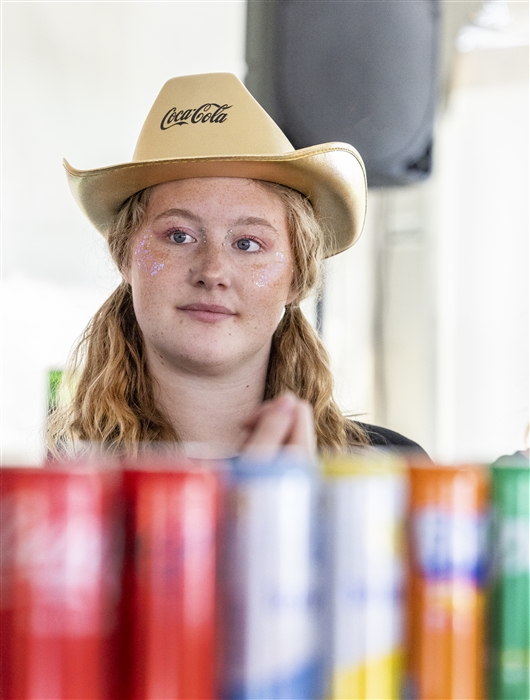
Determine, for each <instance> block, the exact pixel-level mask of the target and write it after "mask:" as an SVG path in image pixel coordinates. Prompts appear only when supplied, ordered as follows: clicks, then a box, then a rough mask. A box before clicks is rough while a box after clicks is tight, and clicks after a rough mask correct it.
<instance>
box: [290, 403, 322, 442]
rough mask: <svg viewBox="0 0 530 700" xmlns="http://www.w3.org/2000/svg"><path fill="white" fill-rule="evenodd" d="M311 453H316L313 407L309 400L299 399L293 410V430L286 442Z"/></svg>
mask: <svg viewBox="0 0 530 700" xmlns="http://www.w3.org/2000/svg"><path fill="white" fill-rule="evenodd" d="M285 444H286V445H288V446H291V447H296V448H298V449H300V450H302V451H303V452H306V453H308V454H310V455H313V454H315V453H316V449H317V444H316V435H315V421H314V416H313V407H312V406H311V404H310V403H309V402H308V401H301V400H299V401H298V402H297V403H296V406H295V409H294V411H293V423H292V430H291V433H290V434H289V436H288V438H287V441H286V443H285Z"/></svg>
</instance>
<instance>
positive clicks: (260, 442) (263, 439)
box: [241, 392, 317, 459]
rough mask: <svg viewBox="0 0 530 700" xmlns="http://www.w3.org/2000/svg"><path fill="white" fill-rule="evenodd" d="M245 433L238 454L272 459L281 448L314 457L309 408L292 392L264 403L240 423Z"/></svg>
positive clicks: (313, 436)
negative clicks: (247, 433)
mask: <svg viewBox="0 0 530 700" xmlns="http://www.w3.org/2000/svg"><path fill="white" fill-rule="evenodd" d="M244 427H245V428H246V429H247V430H248V431H249V435H248V436H247V438H246V440H245V442H244V444H243V447H242V449H241V454H242V455H244V456H247V457H248V456H251V457H259V458H269V459H270V458H272V457H274V456H275V455H276V454H277V453H278V452H279V451H280V450H282V449H283V448H289V449H294V450H296V451H298V452H300V453H302V454H304V455H307V456H308V457H311V458H312V457H316V451H317V446H316V437H315V427H314V420H313V407H312V406H311V404H310V403H309V402H308V401H303V400H302V399H299V398H298V397H297V396H295V395H294V394H292V393H290V392H289V393H286V394H281V395H280V396H277V397H276V398H274V399H272V400H271V401H265V402H264V403H263V404H262V405H261V406H260V407H259V408H258V409H257V411H255V412H254V413H253V414H252V415H251V416H250V417H249V418H248V419H247V420H246V421H245V423H244Z"/></svg>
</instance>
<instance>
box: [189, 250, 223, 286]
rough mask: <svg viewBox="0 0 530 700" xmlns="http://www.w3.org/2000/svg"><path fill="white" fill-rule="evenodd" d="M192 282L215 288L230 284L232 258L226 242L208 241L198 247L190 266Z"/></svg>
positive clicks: (195, 284)
mask: <svg viewBox="0 0 530 700" xmlns="http://www.w3.org/2000/svg"><path fill="white" fill-rule="evenodd" d="M190 278H191V283H192V284H193V285H194V286H197V287H205V288H206V289H213V288H214V287H219V286H220V287H229V286H230V260H229V256H228V255H227V253H226V250H225V245H224V242H223V243H220V242H218V241H208V242H206V243H203V244H202V245H201V246H199V247H198V249H197V252H196V254H195V255H194V257H193V260H192V263H191V267H190Z"/></svg>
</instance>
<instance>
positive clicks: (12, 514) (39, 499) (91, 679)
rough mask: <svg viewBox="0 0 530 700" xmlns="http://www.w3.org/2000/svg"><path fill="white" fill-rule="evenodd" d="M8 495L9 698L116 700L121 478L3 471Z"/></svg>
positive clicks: (5, 658)
mask: <svg viewBox="0 0 530 700" xmlns="http://www.w3.org/2000/svg"><path fill="white" fill-rule="evenodd" d="M0 488H1V515H2V540H1V547H2V560H1V586H2V597H1V599H2V602H1V615H2V617H1V623H2V637H3V643H2V666H1V670H2V680H1V683H2V687H1V697H2V698H4V699H5V700H10V699H11V698H13V699H14V698H17V700H37V699H38V700H44V699H45V698H50V699H52V698H53V700H61V699H64V700H74V699H75V698H84V699H86V698H91V700H99V699H106V698H109V699H110V698H112V697H115V696H116V692H117V688H116V686H115V685H114V680H113V679H114V677H115V668H116V657H115V656H114V652H115V649H116V644H115V642H116V636H115V635H116V633H117V629H118V625H117V609H118V600H119V578H120V577H119V569H120V525H119V523H120V476H119V473H118V472H116V471H114V470H113V469H111V468H98V467H97V466H95V465H94V464H93V462H91V463H90V464H88V463H87V462H83V461H78V462H75V463H61V464H55V466H49V467H46V468H8V467H4V468H2V470H1V471H0Z"/></svg>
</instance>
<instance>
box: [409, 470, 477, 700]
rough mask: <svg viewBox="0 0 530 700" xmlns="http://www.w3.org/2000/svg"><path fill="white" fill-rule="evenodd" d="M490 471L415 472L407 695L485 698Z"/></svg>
mask: <svg viewBox="0 0 530 700" xmlns="http://www.w3.org/2000/svg"><path fill="white" fill-rule="evenodd" d="M487 485H488V481H487V473H486V470H485V469H483V468H482V467H480V466H475V465H462V466H455V467H443V466H435V465H433V464H424V465H419V464H418V465H413V466H412V468H411V470H410V525H411V529H410V535H411V537H410V543H409V544H410V552H409V553H410V557H409V559H410V570H409V582H408V583H409V585H408V645H407V654H408V664H407V666H408V669H407V670H408V689H407V693H406V696H407V697H410V698H414V700H416V699H418V700H419V699H421V700H453V699H455V700H456V699H457V698H458V699H459V700H461V699H462V698H467V699H469V700H471V698H473V700H480V699H481V698H483V697H484V670H485V669H484V649H485V646H484V642H485V637H484V634H485V615H484V613H485V610H484V606H485V588H484V584H485V573H486V512H487V511H486V508H487Z"/></svg>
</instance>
